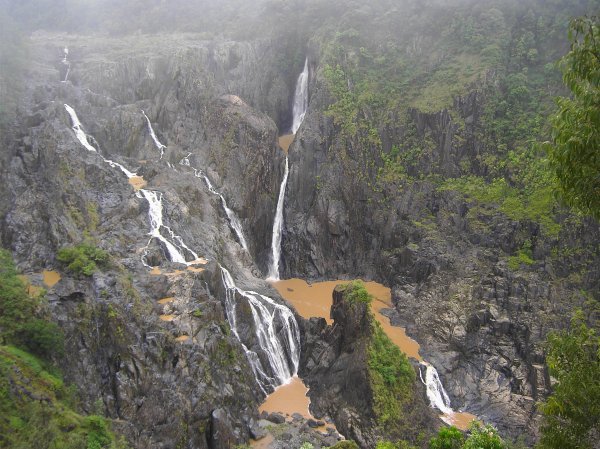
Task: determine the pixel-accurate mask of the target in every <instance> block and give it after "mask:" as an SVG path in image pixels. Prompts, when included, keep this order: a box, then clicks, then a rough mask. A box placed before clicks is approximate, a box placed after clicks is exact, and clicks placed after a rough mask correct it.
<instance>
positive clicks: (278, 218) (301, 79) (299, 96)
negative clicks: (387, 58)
mask: <svg viewBox="0 0 600 449" xmlns="http://www.w3.org/2000/svg"><path fill="white" fill-rule="evenodd" d="M307 107H308V58H306V60H305V61H304V69H303V70H302V73H301V74H300V75H299V76H298V80H297V81H296V91H295V93H294V106H293V109H292V113H293V122H292V133H293V134H296V131H298V129H299V128H300V125H301V124H302V121H303V120H304V116H305V115H306V109H307ZM288 174H289V165H288V158H287V156H286V157H285V171H284V173H283V181H281V186H280V187H279V197H278V198H277V209H276V210H275V220H273V235H272V238H271V260H270V265H269V274H268V277H267V279H268V280H270V281H278V280H279V259H281V233H282V232H283V203H284V200H285V188H286V187H287V179H288Z"/></svg>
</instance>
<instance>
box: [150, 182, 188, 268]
mask: <svg viewBox="0 0 600 449" xmlns="http://www.w3.org/2000/svg"><path fill="white" fill-rule="evenodd" d="M140 192H141V194H142V195H143V196H144V198H145V199H146V201H148V206H149V208H148V216H149V218H150V232H149V233H148V234H149V235H150V240H149V241H148V244H147V245H146V248H145V250H144V256H145V255H146V251H147V249H148V246H149V245H150V242H151V241H152V239H158V240H159V241H160V242H162V243H163V244H164V245H165V247H166V248H167V252H168V253H169V259H170V260H171V262H177V263H182V264H186V265H191V264H193V263H194V261H196V260H197V259H198V254H196V253H195V252H194V251H192V250H191V249H190V248H189V247H188V246H187V245H186V244H185V243H184V242H183V239H182V238H181V237H180V236H178V235H176V234H175V233H174V232H173V231H172V230H171V228H170V227H168V226H165V225H164V224H163V216H162V211H163V207H162V193H160V192H157V191H154V190H145V189H141V190H140ZM161 229H165V230H166V231H167V233H168V234H169V237H170V240H169V239H167V238H166V237H164V236H163V235H162V234H161V232H160V231H161ZM186 251H187V252H188V253H189V254H190V255H191V256H192V262H187V261H186V258H185V253H186ZM142 262H144V264H145V265H147V264H146V263H145V261H144V260H143V259H142Z"/></svg>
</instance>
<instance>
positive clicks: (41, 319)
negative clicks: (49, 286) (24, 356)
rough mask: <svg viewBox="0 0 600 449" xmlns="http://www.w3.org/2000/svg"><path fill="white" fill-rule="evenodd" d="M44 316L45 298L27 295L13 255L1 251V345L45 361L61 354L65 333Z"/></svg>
mask: <svg viewBox="0 0 600 449" xmlns="http://www.w3.org/2000/svg"><path fill="white" fill-rule="evenodd" d="M45 312H46V311H45V309H44V303H43V297H42V298H37V297H32V296H29V295H28V294H27V291H26V288H25V285H24V284H23V282H22V281H21V280H20V279H19V277H18V275H17V270H16V268H15V265H14V263H13V261H12V258H11V256H10V253H9V252H8V251H5V250H0V343H1V342H5V343H10V344H14V345H17V346H19V347H22V348H25V349H27V350H29V351H31V352H33V353H34V354H37V355H40V356H45V357H48V356H51V355H52V354H53V353H58V354H60V353H62V350H63V335H62V332H61V330H60V328H59V327H58V326H57V325H56V324H54V323H51V322H50V321H48V320H47V317H46V313H45Z"/></svg>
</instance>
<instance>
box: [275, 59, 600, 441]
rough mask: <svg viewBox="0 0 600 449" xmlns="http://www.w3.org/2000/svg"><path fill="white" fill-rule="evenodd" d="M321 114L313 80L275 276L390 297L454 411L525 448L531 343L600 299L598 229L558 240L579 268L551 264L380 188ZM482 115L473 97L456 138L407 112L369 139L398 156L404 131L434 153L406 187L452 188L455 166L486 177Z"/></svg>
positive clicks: (524, 228)
mask: <svg viewBox="0 0 600 449" xmlns="http://www.w3.org/2000/svg"><path fill="white" fill-rule="evenodd" d="M330 103H331V98H330V97H329V94H328V92H327V89H326V88H325V84H324V83H323V81H322V79H321V76H320V74H319V72H318V70H317V74H316V76H315V78H314V79H313V81H312V84H311V103H310V106H309V110H308V113H307V116H306V119H305V121H304V123H303V125H302V127H301V129H300V130H299V132H298V134H297V136H296V139H295V141H294V143H293V145H292V146H291V148H290V176H289V181H288V191H290V192H294V194H293V195H288V196H287V197H286V203H285V209H284V220H285V230H284V237H283V261H284V263H283V267H284V269H283V272H284V276H286V277H295V276H303V277H309V278H314V279H323V278H335V277H339V276H340V274H343V275H345V276H348V277H363V278H367V279H375V280H378V281H380V282H382V283H384V284H386V285H389V286H391V287H392V289H393V300H394V303H395V305H396V309H397V312H398V322H399V323H401V324H403V325H405V326H407V330H408V332H409V334H411V335H412V336H414V338H416V339H417V340H418V341H419V343H420V344H421V347H422V351H423V353H424V356H425V357H426V358H427V359H428V360H431V361H432V362H433V364H434V365H435V366H436V367H437V368H438V370H439V372H440V376H441V379H442V382H443V383H444V385H445V386H446V388H447V389H448V392H449V394H450V398H451V400H452V404H453V406H454V407H457V408H463V407H464V408H466V410H467V411H470V412H473V413H475V414H477V415H478V416H480V417H482V418H483V419H485V420H487V421H489V422H492V423H493V424H495V425H496V426H497V427H499V428H500V430H501V432H503V434H504V435H506V436H509V437H517V436H519V435H524V436H526V437H527V438H528V439H533V438H534V437H535V435H536V432H537V426H538V415H537V412H536V409H535V402H536V401H539V400H541V399H543V398H544V397H545V396H546V395H547V394H548V393H549V390H548V385H549V383H548V373H547V370H546V369H545V368H543V367H544V356H543V350H542V343H543V341H544V340H545V338H546V336H547V334H548V332H549V331H550V330H551V329H560V328H563V327H564V326H565V324H566V323H567V321H568V317H569V316H570V314H571V311H572V310H573V308H574V307H577V305H578V304H582V303H583V301H585V299H584V297H583V296H582V295H581V294H580V293H578V289H579V288H583V289H584V290H587V291H590V292H597V291H598V289H599V288H600V286H599V284H598V281H597V274H598V270H597V269H596V268H595V266H600V261H599V260H598V254H599V253H598V252H597V251H596V250H595V249H594V248H597V241H598V239H599V238H600V228H599V227H598V224H597V223H593V222H591V221H585V220H583V221H582V222H581V223H580V224H579V225H577V226H575V227H572V226H571V225H569V224H565V225H564V226H563V230H562V231H561V234H560V237H559V238H560V242H561V243H560V245H559V246H560V247H561V248H567V247H569V248H578V249H577V250H575V252H578V251H580V252H581V253H580V254H585V256H574V257H572V256H568V257H567V258H566V259H565V258H563V257H557V256H556V254H554V253H553V251H554V252H555V251H556V242H555V241H553V240H552V238H550V237H547V236H545V235H544V234H543V230H541V229H540V226H539V224H536V223H530V222H526V221H521V222H517V221H512V220H510V219H509V218H507V217H506V216H503V215H502V214H501V213H491V212H490V213H481V214H480V213H478V212H477V208H476V207H475V205H474V204H472V203H470V202H468V201H465V200H464V199H463V198H462V197H461V196H460V195H458V194H457V193H454V192H449V191H446V192H440V191H438V190H437V188H436V186H435V185H434V184H432V183H429V182H427V181H416V182H414V183H413V184H412V185H404V186H397V185H395V184H393V183H383V184H381V183H380V184H378V183H377V182H378V181H377V179H378V175H377V170H378V168H379V167H381V166H382V160H381V157H380V155H378V154H374V153H373V154H371V153H372V151H373V150H372V149H369V148H366V147H365V146H364V144H361V143H360V142H357V141H355V140H353V139H350V138H347V137H344V136H343V135H342V133H341V131H340V130H339V129H337V128H336V127H335V126H334V124H333V123H332V121H331V118H330V117H328V116H327V114H325V113H324V112H323V111H325V110H326V109H327V107H328V105H329V104H330ZM484 104H485V98H483V96H482V95H481V94H479V93H477V92H473V93H472V94H469V95H467V96H465V97H462V98H457V99H456V100H455V104H454V107H453V109H454V111H453V112H454V113H456V114H457V115H458V116H459V117H460V120H461V126H457V124H456V122H455V120H453V118H452V117H453V115H452V114H450V113H449V112H448V111H442V112H439V113H431V114H426V113H421V112H420V111H418V110H411V111H409V117H408V119H401V118H396V119H397V120H392V122H393V123H394V125H389V124H388V125H386V126H382V128H381V129H380V130H379V131H380V137H381V139H382V147H383V150H384V152H385V151H389V150H390V149H391V147H392V144H394V143H398V142H403V141H404V139H406V136H407V129H409V128H410V129H412V130H413V132H414V135H416V136H417V139H421V140H423V141H425V140H427V142H430V143H431V142H433V144H434V146H435V148H434V149H433V150H432V151H431V154H430V155H429V156H428V157H429V159H424V160H423V161H422V165H419V166H417V167H413V170H414V173H413V172H411V173H410V174H411V175H412V176H415V177H417V178H418V175H419V173H421V174H422V173H432V170H434V168H433V167H435V170H436V171H435V172H436V173H439V174H441V175H442V176H446V177H448V176H450V177H451V176H458V175H461V174H464V168H462V167H461V161H464V160H465V159H468V160H472V161H473V163H472V164H471V165H470V171H469V174H475V175H480V176H482V175H485V173H484V172H483V168H482V167H480V166H479V165H478V163H477V162H476V161H477V156H478V155H480V154H483V153H484V152H486V151H488V150H489V149H486V147H485V145H486V144H485V142H482V141H480V140H478V138H477V133H476V130H477V129H478V127H480V126H481V121H480V118H481V116H482V111H483V107H484ZM463 123H464V125H463ZM414 135H413V137H412V138H414ZM365 160H369V161H373V164H372V166H369V165H367V164H365V163H364V161H365ZM375 187H377V188H375ZM474 214H475V216H477V220H472V218H470V217H472V216H473V215H474ZM526 242H529V244H531V245H532V253H533V254H534V259H535V261H534V263H533V264H532V265H525V264H521V266H520V267H518V268H513V269H511V268H509V267H508V265H507V260H508V257H509V256H511V255H514V254H515V253H517V252H518V251H519V249H521V248H522V247H523V245H524V244H525V243H526ZM595 242H596V243H595ZM552 247H554V250H552ZM559 251H561V250H560V249H559ZM567 259H568V260H567ZM584 259H587V260H588V262H584ZM589 261H593V262H592V263H589ZM574 279H577V282H573V280H574ZM567 298H568V299H567ZM309 363H311V364H312V363H313V362H311V361H309Z"/></svg>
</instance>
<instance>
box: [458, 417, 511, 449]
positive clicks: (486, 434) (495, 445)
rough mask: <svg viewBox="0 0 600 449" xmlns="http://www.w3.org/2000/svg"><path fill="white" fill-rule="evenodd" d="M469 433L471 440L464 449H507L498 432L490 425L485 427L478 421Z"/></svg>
mask: <svg viewBox="0 0 600 449" xmlns="http://www.w3.org/2000/svg"><path fill="white" fill-rule="evenodd" d="M469 432H470V435H469V438H467V441H465V444H463V446H462V449H504V448H505V447H506V445H505V444H504V441H502V438H500V435H498V431H497V430H496V429H495V428H494V427H493V426H490V425H489V424H487V425H485V426H484V425H481V424H480V423H479V422H478V421H473V423H472V424H471V427H470V428H469Z"/></svg>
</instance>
